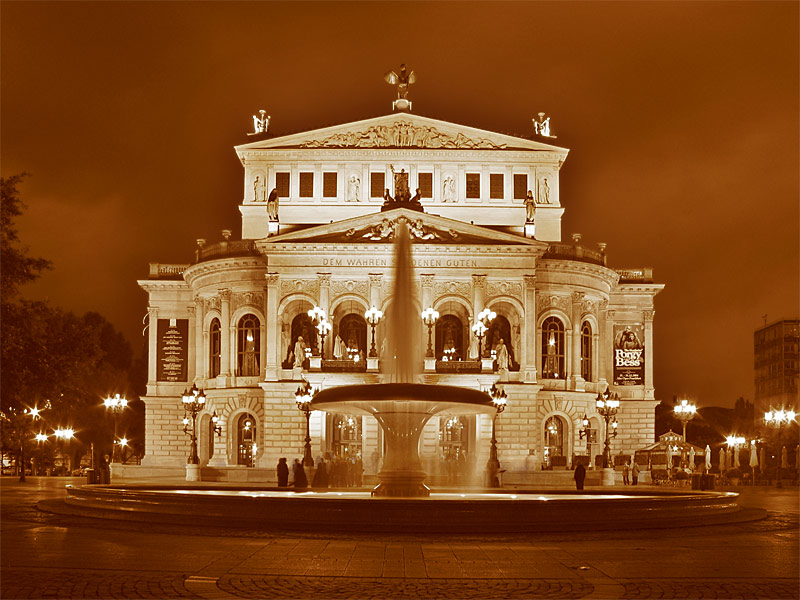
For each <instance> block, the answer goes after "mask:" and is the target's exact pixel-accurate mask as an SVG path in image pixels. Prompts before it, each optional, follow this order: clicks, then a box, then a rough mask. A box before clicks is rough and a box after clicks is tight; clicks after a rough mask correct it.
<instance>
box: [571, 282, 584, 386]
mask: <svg viewBox="0 0 800 600" xmlns="http://www.w3.org/2000/svg"><path fill="white" fill-rule="evenodd" d="M583 298H584V294H583V293H582V292H572V315H571V316H572V336H571V337H572V343H571V344H570V345H569V346H568V347H569V348H570V352H569V356H570V357H571V361H570V363H571V364H570V365H568V366H567V373H569V380H568V381H569V386H570V388H571V389H573V390H575V391H578V392H582V391H583V390H584V389H585V387H586V386H585V383H586V381H585V380H584V378H583V375H582V374H581V314H582V307H581V303H582V302H583Z"/></svg>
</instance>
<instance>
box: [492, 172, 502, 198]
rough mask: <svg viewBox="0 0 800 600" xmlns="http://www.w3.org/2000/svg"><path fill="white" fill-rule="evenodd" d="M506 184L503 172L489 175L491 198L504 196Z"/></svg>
mask: <svg viewBox="0 0 800 600" xmlns="http://www.w3.org/2000/svg"><path fill="white" fill-rule="evenodd" d="M504 186H505V183H504V179H503V174H502V173H492V174H490V175H489V198H504V197H505V190H504V189H503V188H504Z"/></svg>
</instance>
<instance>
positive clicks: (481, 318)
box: [472, 308, 497, 359]
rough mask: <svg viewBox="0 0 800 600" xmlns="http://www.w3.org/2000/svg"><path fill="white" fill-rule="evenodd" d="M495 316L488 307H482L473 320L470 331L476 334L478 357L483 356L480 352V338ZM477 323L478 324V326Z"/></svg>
mask: <svg viewBox="0 0 800 600" xmlns="http://www.w3.org/2000/svg"><path fill="white" fill-rule="evenodd" d="M495 317H497V313H496V312H494V311H493V310H489V309H488V308H484V309H483V310H482V311H481V312H479V313H478V320H477V321H476V322H475V325H473V326H472V331H474V332H475V335H477V336H478V359H480V358H481V357H482V356H483V354H482V352H481V338H482V337H483V336H484V334H485V333H486V330H487V329H489V325H490V324H491V322H492V321H494V319H495ZM479 323H480V326H478V324H479ZM479 332H480V333H479Z"/></svg>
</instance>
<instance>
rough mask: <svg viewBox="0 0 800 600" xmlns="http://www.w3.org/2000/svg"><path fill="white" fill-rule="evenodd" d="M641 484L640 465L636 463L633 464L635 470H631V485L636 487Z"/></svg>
mask: <svg viewBox="0 0 800 600" xmlns="http://www.w3.org/2000/svg"><path fill="white" fill-rule="evenodd" d="M638 482H639V465H637V464H636V462H634V463H633V469H631V485H636V484H637V483H638Z"/></svg>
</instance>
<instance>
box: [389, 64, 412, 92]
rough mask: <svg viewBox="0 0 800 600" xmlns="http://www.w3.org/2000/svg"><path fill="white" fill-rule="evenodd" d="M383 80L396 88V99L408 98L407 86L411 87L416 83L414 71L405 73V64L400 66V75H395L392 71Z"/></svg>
mask: <svg viewBox="0 0 800 600" xmlns="http://www.w3.org/2000/svg"><path fill="white" fill-rule="evenodd" d="M384 79H385V80H386V82H387V83H389V84H391V85H396V86H397V98H398V99H400V98H403V99H405V98H407V97H408V86H409V85H411V84H412V83H414V82H415V81H416V75H414V71H411V72H410V73H409V72H407V71H406V66H405V64H402V65H400V73H399V74H398V73H395V72H394V71H389V72H388V73H387V74H386V75H385V76H384Z"/></svg>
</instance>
